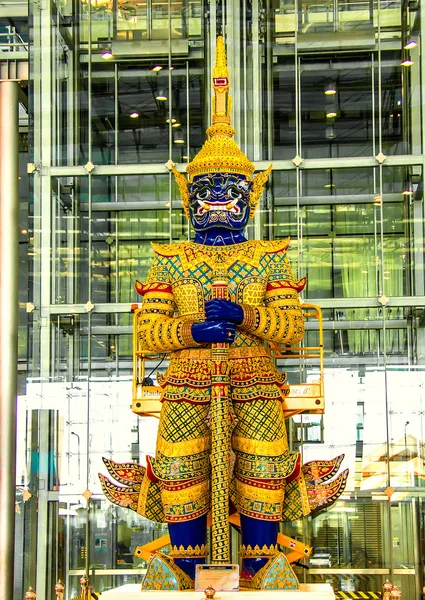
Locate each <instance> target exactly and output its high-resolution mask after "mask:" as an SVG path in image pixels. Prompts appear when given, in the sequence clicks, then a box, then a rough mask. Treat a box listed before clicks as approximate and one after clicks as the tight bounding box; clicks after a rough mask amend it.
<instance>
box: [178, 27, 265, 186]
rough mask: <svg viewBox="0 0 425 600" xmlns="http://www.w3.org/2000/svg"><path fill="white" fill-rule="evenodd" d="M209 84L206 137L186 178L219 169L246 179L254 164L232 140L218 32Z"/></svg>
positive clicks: (221, 41) (224, 64) (226, 78)
mask: <svg viewBox="0 0 425 600" xmlns="http://www.w3.org/2000/svg"><path fill="white" fill-rule="evenodd" d="M213 87H214V97H213V115H212V125H211V127H208V129H207V134H208V136H209V137H210V139H209V140H207V141H206V142H205V144H204V145H203V146H202V148H201V150H200V151H199V152H198V154H197V155H196V156H195V158H194V159H193V161H192V162H190V163H189V164H188V165H187V167H186V172H187V173H188V174H189V178H190V181H193V178H194V177H195V176H196V175H205V174H207V173H219V172H220V171H222V172H227V173H238V174H240V175H245V177H246V178H247V179H250V178H251V175H252V174H253V172H254V171H255V167H254V165H253V164H252V162H251V161H250V160H248V158H247V157H246V156H245V154H244V153H243V152H242V150H241V149H240V148H239V146H238V145H237V143H236V142H235V140H234V139H233V136H234V135H235V133H236V131H235V130H234V129H233V127H231V125H230V111H231V108H232V98H231V96H230V95H229V71H228V69H227V62H226V49H225V47H224V39H223V37H222V36H221V35H220V36H219V37H218V38H217V46H216V58H215V67H214V70H213Z"/></svg>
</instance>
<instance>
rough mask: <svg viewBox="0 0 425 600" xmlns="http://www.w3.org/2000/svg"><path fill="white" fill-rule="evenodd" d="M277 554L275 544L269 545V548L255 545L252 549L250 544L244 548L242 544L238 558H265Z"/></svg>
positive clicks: (277, 550) (277, 549)
mask: <svg viewBox="0 0 425 600" xmlns="http://www.w3.org/2000/svg"><path fill="white" fill-rule="evenodd" d="M278 552H279V548H278V545H277V544H276V545H274V544H271V545H270V546H267V545H266V544H264V546H262V547H261V548H260V546H259V545H258V544H256V545H255V546H254V547H252V546H251V545H250V544H248V546H245V544H242V545H241V549H240V557H241V558H267V557H270V556H274V555H275V554H277V553H278Z"/></svg>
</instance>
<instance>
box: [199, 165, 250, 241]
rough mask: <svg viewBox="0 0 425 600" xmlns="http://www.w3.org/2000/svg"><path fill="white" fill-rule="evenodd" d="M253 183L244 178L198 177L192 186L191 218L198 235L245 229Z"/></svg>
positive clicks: (220, 175)
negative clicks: (211, 231) (209, 231)
mask: <svg viewBox="0 0 425 600" xmlns="http://www.w3.org/2000/svg"><path fill="white" fill-rule="evenodd" d="M251 187H252V183H251V182H249V181H247V180H246V179H245V177H244V176H243V175H236V174H231V173H211V174H210V175H198V176H197V177H195V179H194V181H193V183H192V184H191V186H190V188H189V189H190V195H189V201H190V218H191V221H192V225H193V228H194V229H195V231H206V230H208V229H213V228H216V229H219V228H220V229H231V230H235V231H238V230H241V229H245V227H246V224H247V222H248V219H249V194H250V191H251Z"/></svg>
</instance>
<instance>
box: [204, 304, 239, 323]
mask: <svg viewBox="0 0 425 600" xmlns="http://www.w3.org/2000/svg"><path fill="white" fill-rule="evenodd" d="M205 315H206V317H207V321H221V320H224V319H225V320H226V321H231V322H232V323H235V325H240V324H241V323H242V321H243V318H244V314H243V308H242V306H239V304H236V302H230V300H208V302H205Z"/></svg>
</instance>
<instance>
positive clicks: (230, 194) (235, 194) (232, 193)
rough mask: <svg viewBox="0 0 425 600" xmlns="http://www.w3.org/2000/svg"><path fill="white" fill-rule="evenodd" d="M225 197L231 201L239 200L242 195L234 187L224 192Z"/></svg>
mask: <svg viewBox="0 0 425 600" xmlns="http://www.w3.org/2000/svg"><path fill="white" fill-rule="evenodd" d="M226 196H227V197H228V198H230V199H231V200H239V198H242V194H241V193H240V192H239V190H238V189H237V188H235V187H229V188H228V190H227V192H226Z"/></svg>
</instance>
